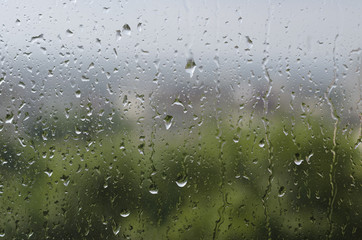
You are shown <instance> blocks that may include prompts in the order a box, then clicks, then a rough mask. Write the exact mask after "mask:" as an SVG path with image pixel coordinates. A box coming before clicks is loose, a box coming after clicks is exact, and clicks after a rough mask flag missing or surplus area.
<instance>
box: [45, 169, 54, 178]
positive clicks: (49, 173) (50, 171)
mask: <svg viewBox="0 0 362 240" xmlns="http://www.w3.org/2000/svg"><path fill="white" fill-rule="evenodd" d="M44 173H45V174H46V175H48V177H51V176H52V175H53V170H50V169H46V170H45V171H44Z"/></svg>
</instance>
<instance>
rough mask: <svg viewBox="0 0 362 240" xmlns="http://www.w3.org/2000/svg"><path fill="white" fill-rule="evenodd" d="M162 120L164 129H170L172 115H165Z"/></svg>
mask: <svg viewBox="0 0 362 240" xmlns="http://www.w3.org/2000/svg"><path fill="white" fill-rule="evenodd" d="M163 121H164V122H165V127H166V130H168V129H170V127H171V125H172V122H173V117H172V116H171V115H167V116H166V117H165V118H164V119H163Z"/></svg>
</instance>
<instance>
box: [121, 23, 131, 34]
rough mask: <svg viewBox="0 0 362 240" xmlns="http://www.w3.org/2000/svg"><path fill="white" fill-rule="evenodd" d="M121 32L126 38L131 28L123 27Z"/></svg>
mask: <svg viewBox="0 0 362 240" xmlns="http://www.w3.org/2000/svg"><path fill="white" fill-rule="evenodd" d="M122 32H123V33H124V34H126V35H128V36H131V28H130V26H129V25H128V24H125V25H123V28H122Z"/></svg>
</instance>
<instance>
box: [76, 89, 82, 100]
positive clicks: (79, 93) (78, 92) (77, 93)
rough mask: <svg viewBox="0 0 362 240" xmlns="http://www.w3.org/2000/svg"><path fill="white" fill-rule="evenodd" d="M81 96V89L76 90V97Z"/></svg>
mask: <svg viewBox="0 0 362 240" xmlns="http://www.w3.org/2000/svg"><path fill="white" fill-rule="evenodd" d="M80 96H81V91H80V90H77V91H76V92H75V97H76V98H80Z"/></svg>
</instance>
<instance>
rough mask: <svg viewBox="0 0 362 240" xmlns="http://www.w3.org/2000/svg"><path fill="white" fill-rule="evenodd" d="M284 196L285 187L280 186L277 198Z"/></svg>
mask: <svg viewBox="0 0 362 240" xmlns="http://www.w3.org/2000/svg"><path fill="white" fill-rule="evenodd" d="M284 195H285V187H284V186H281V187H280V188H279V191H278V197H283V196H284Z"/></svg>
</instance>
